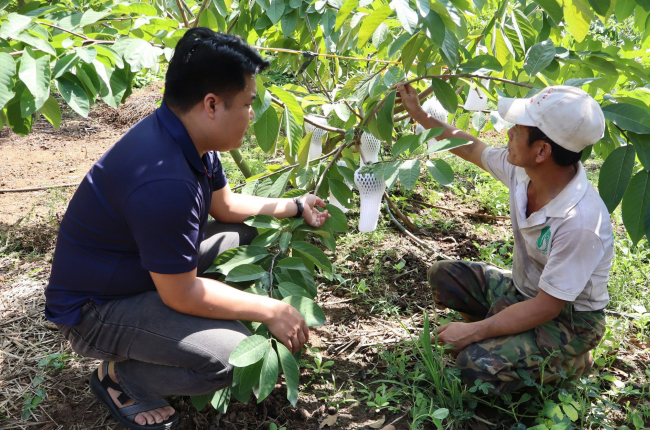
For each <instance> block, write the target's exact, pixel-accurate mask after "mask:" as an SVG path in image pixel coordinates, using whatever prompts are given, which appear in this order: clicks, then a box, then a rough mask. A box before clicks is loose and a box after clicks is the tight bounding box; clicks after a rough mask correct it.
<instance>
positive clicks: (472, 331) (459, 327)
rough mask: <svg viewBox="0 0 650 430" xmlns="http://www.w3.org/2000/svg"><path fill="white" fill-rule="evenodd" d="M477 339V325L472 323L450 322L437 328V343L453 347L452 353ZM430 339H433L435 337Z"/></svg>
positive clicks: (456, 352)
mask: <svg viewBox="0 0 650 430" xmlns="http://www.w3.org/2000/svg"><path fill="white" fill-rule="evenodd" d="M479 340H481V339H479V338H478V336H477V327H476V326H475V325H474V324H473V323H462V322H451V323H449V324H445V325H443V326H442V327H440V328H438V343H439V344H440V345H450V346H451V347H453V350H452V351H450V352H451V353H452V354H454V355H456V354H458V352H459V351H460V350H462V349H463V348H465V347H466V346H467V345H469V344H470V343H474V342H478V341H479ZM431 341H432V342H433V341H435V338H432V339H431Z"/></svg>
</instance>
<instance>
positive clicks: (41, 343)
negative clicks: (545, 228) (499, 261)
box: [0, 87, 650, 430]
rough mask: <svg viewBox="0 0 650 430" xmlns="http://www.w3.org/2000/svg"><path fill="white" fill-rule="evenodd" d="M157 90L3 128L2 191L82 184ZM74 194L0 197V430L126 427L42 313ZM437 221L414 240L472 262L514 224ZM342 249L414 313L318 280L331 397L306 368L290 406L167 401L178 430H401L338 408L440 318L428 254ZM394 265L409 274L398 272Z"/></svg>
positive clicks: (148, 107)
mask: <svg viewBox="0 0 650 430" xmlns="http://www.w3.org/2000/svg"><path fill="white" fill-rule="evenodd" d="M159 88H160V87H153V88H151V87H150V88H148V89H147V90H143V91H140V92H136V94H134V96H133V97H132V99H131V100H132V102H130V103H127V105H125V106H123V107H122V108H121V110H120V111H117V112H116V111H113V110H111V109H108V108H96V109H95V110H94V111H93V113H92V114H91V116H90V118H88V119H79V118H78V117H73V116H68V117H67V118H65V120H64V122H63V124H62V126H61V129H60V130H58V131H57V130H54V129H52V128H51V127H50V126H49V124H48V123H47V122H46V121H44V120H42V119H41V120H39V121H38V122H37V123H36V126H35V129H34V132H33V133H31V134H30V135H29V136H27V137H22V138H21V137H18V136H16V135H14V134H12V133H11V132H10V131H9V130H7V129H6V128H5V129H4V130H2V131H0V159H2V160H3V163H2V164H0V188H2V189H8V188H11V189H15V188H23V187H36V186H44V185H52V184H62V183H78V182H79V181H80V180H81V179H82V177H83V175H84V174H85V173H86V171H87V170H88V169H89V167H90V166H91V165H92V163H94V162H95V161H96V160H97V159H98V158H99V157H100V156H101V155H102V154H103V153H104V152H105V151H106V150H107V149H108V148H109V147H110V146H111V145H112V144H113V143H114V142H115V141H116V140H118V139H119V137H120V136H121V135H122V134H123V132H124V130H125V129H126V128H128V127H129V126H130V125H132V124H133V123H135V122H137V120H139V119H141V118H142V117H144V116H146V115H147V114H149V113H151V111H153V109H155V102H156V101H157V100H158V99H159V94H158V90H159ZM74 189H75V188H74V187H71V188H65V189H56V190H44V191H38V192H29V193H0V233H2V234H1V235H0V238H4V239H5V242H4V243H0V255H3V253H4V255H6V256H5V257H0V430H4V429H27V428H30V429H31V428H34V429H47V430H55V429H57V430H58V429H66V430H67V429H75V430H82V429H95V428H98V429H119V428H121V427H120V426H118V425H117V424H116V423H115V421H114V420H113V419H112V418H111V417H110V415H109V414H108V413H107V411H106V410H105V409H104V408H103V407H102V406H101V405H100V404H99V403H98V402H97V401H96V400H95V399H94V397H93V396H92V394H90V392H89V389H88V385H87V381H86V379H87V377H88V375H89V374H90V373H91V371H92V370H93V369H94V368H95V367H96V366H97V365H98V362H97V361H96V360H93V359H88V358H82V357H78V356H75V355H74V353H73V352H72V351H71V349H70V347H69V345H68V343H67V341H66V340H65V339H64V338H63V337H62V336H61V335H60V334H59V332H58V331H57V330H56V327H55V326H54V325H53V324H52V323H49V322H47V321H46V320H45V317H44V315H43V305H44V296H43V291H44V288H45V286H46V284H47V280H48V277H49V273H50V268H51V258H52V251H53V249H54V245H55V241H56V234H57V231H58V225H59V222H60V219H61V216H62V215H63V213H64V211H65V208H66V206H67V202H68V200H69V199H70V197H71V196H72V193H73V191H74ZM442 203H444V205H445V206H447V207H454V208H456V209H458V208H459V204H458V202H456V201H454V197H453V195H451V194H448V195H445V196H444V197H443V200H442ZM408 209H409V212H411V213H413V214H418V215H420V216H422V217H431V216H432V215H431V212H432V210H431V209H429V208H424V207H421V206H417V205H414V206H410V207H408ZM464 209H466V210H468V211H477V210H479V209H480V208H464ZM435 216H436V217H438V218H440V219H443V220H444V219H452V218H453V219H454V221H455V223H454V224H453V225H454V226H453V227H451V228H449V229H443V228H436V227H430V228H422V229H421V234H420V235H419V236H418V237H419V238H420V239H421V240H423V241H425V242H426V243H428V244H430V245H431V246H433V247H435V248H437V249H440V250H441V251H442V252H443V253H445V254H447V255H450V256H452V257H456V258H468V259H475V258H476V257H477V256H478V251H477V248H476V246H474V245H473V242H474V241H476V242H478V243H480V244H484V243H489V242H492V241H494V240H497V239H498V238H499V237H500V236H501V237H502V235H503V233H504V232H505V231H506V230H508V229H509V222H507V221H500V220H489V221H488V222H489V223H490V224H491V226H492V228H493V230H494V231H493V232H492V233H484V234H483V233H482V234H480V235H477V234H473V233H472V234H470V233H468V232H471V231H473V230H474V229H473V228H471V227H472V223H473V222H475V219H473V218H471V217H467V216H459V215H458V214H457V213H456V214H452V213H448V212H444V211H436V215H435ZM482 222H485V220H483V221H482ZM12 244H13V245H16V244H19V248H18V249H14V251H15V252H12V253H8V252H4V251H6V249H5V248H3V247H6V246H10V245H12ZM368 249H372V251H371V252H368ZM345 254H347V255H340V256H339V257H338V260H337V261H335V264H337V265H338V266H340V267H342V268H343V269H342V271H344V272H345V273H343V275H344V277H345V278H349V279H350V283H352V284H356V283H358V282H360V281H361V280H363V279H365V280H366V282H367V283H368V285H369V286H370V287H371V291H370V292H369V293H368V298H371V297H373V296H374V297H375V298H382V300H384V301H385V302H386V305H389V306H394V307H396V308H398V309H399V310H400V313H401V314H403V315H411V317H402V320H401V321H398V320H397V319H395V318H388V317H386V316H385V315H382V314H380V313H378V312H377V310H376V309H375V306H376V304H377V300H375V301H372V300H367V299H366V298H365V297H363V296H361V297H360V296H355V297H352V296H351V295H350V293H349V290H348V289H347V288H341V287H340V286H339V285H338V284H337V283H329V284H328V283H325V284H323V285H321V291H322V292H321V293H320V294H319V297H318V301H319V303H320V304H321V305H322V306H323V307H324V309H325V312H326V315H327V324H326V325H324V326H322V327H319V328H317V329H315V330H313V332H312V337H311V340H310V344H311V347H313V348H319V350H320V351H321V353H322V354H323V360H324V361H327V360H332V361H334V362H335V365H334V366H333V367H331V369H332V372H333V375H334V377H335V380H336V387H337V390H338V391H337V392H334V393H333V392H331V389H330V388H331V387H330V388H328V387H327V386H325V385H324V384H323V383H322V382H323V381H322V379H321V378H320V377H319V376H318V375H314V373H313V372H311V371H310V370H309V369H302V375H301V384H302V385H303V386H309V388H308V389H307V390H304V391H303V393H302V394H301V396H300V398H299V401H298V407H297V408H295V409H294V408H292V407H291V405H290V404H289V403H288V402H287V401H286V398H285V397H286V391H285V388H284V384H283V382H282V381H280V382H279V384H278V385H277V389H276V390H274V392H273V393H272V395H271V396H270V397H269V398H268V399H267V400H265V401H264V402H262V403H261V404H259V405H256V404H255V401H254V399H252V400H251V402H249V404H248V405H243V404H241V403H238V402H236V401H233V402H232V403H231V405H230V407H229V409H228V412H227V413H226V414H225V415H221V414H219V413H217V412H216V411H215V410H214V409H212V408H210V407H208V408H206V410H204V411H201V412H197V411H196V410H195V409H194V407H193V406H192V405H191V401H190V399H189V398H187V397H176V398H173V399H171V403H172V405H173V406H174V407H175V408H176V409H177V410H178V411H179V412H180V415H181V421H180V429H182V430H190V429H210V430H212V429H217V428H224V429H267V428H268V426H269V424H270V423H271V422H274V423H276V424H278V427H282V426H286V427H287V429H298V430H302V429H316V428H319V426H320V423H321V422H322V421H323V420H324V419H325V418H327V416H328V415H330V414H338V421H337V424H336V425H335V426H332V427H330V428H333V429H353V428H364V427H365V428H368V427H367V426H369V425H371V424H374V425H375V426H374V428H381V427H383V426H384V425H387V424H389V423H391V422H392V421H394V420H396V419H399V420H398V421H397V422H395V423H394V426H395V428H397V429H407V428H408V423H407V419H406V418H404V417H403V416H404V413H403V412H398V413H383V412H382V413H375V411H374V410H373V409H372V408H369V407H367V406H366V405H365V404H357V403H355V402H354V401H353V400H354V399H348V400H349V401H348V402H345V401H344V400H345V399H344V397H343V396H345V395H346V394H344V393H346V392H347V391H351V390H352V389H353V388H356V382H363V383H366V384H367V383H368V382H369V381H370V380H371V379H381V376H382V374H383V371H384V370H385V369H386V362H385V361H384V360H382V359H381V357H380V354H379V353H380V351H381V350H382V349H384V348H388V349H390V348H391V347H393V346H394V345H396V344H397V343H399V342H402V341H404V340H407V339H409V336H410V335H414V334H416V333H417V332H418V330H420V329H421V327H422V315H423V310H425V309H426V310H427V311H428V312H430V313H433V314H440V315H442V316H444V315H445V311H440V310H435V309H434V307H433V303H432V301H431V294H430V290H429V287H428V285H427V280H426V271H427V269H428V267H429V266H430V265H431V263H432V262H433V261H434V260H435V259H434V257H433V256H432V254H431V253H429V252H428V251H426V252H425V251H423V250H422V248H420V247H417V246H415V245H414V244H413V242H411V241H410V240H409V239H407V238H406V237H405V236H403V235H401V234H399V232H397V231H396V230H395V231H390V232H386V234H385V240H383V241H382V243H381V244H380V245H379V246H377V244H374V243H373V244H369V243H365V242H364V241H361V242H359V243H355V244H353V245H351V246H350V247H349V249H346V250H345ZM400 262H404V267H403V268H401V269H397V268H396V267H395V266H396V265H398V263H400ZM321 282H326V281H324V280H321ZM404 327H406V329H405V328H404ZM641 350H642V348H638V351H641ZM645 350H646V351H647V348H645ZM56 353H67V354H71V356H72V359H71V360H69V361H67V363H66V364H65V366H64V367H63V368H62V369H60V370H44V369H43V368H40V367H39V362H40V361H41V360H42V359H43V358H45V357H47V356H48V355H51V354H56ZM621 356H622V355H621V354H620V353H619V357H621ZM628 358H629V361H626V362H625V363H622V364H621V365H620V369H621V370H620V371H621V372H624V371H625V367H626V366H633V367H634V366H642V367H641V368H643V369H644V368H645V364H644V363H645V362H647V360H648V359H649V358H650V357H648V355H647V353H640V352H638V353H634V354H631V355H629V356H628ZM371 374H372V375H374V376H372V377H370V376H369V375H371ZM41 377H42V378H43V381H42V382H40V383H39V382H38V381H39V380H40V379H39V378H41ZM39 388H40V389H44V390H45V391H46V393H47V396H46V397H45V398H44V399H43V401H42V402H41V403H40V404H38V405H37V406H35V407H34V408H33V409H32V415H31V416H30V417H28V418H26V419H25V418H23V409H24V401H25V400H26V399H32V398H33V397H34V396H35V395H37V394H38V391H36V390H37V389H39ZM320 393H325V394H323V395H321V394H320ZM323 398H326V399H327V401H328V402H329V403H326V401H325V400H323ZM333 405H338V406H339V407H338V409H337V408H336V407H335V406H333ZM407 406H408V405H404V410H407ZM400 418H401V419H400ZM488 418H489V416H488ZM382 420H384V423H383V424H382V423H381V421H382Z"/></svg>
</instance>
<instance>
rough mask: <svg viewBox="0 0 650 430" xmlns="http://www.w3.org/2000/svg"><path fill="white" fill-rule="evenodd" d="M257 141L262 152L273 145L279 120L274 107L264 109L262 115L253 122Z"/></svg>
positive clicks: (268, 149)
mask: <svg viewBox="0 0 650 430" xmlns="http://www.w3.org/2000/svg"><path fill="white" fill-rule="evenodd" d="M253 130H254V131H255V137H256V138H257V143H258V145H260V148H262V150H263V151H264V152H269V151H271V150H272V149H273V147H274V146H275V142H276V140H277V139H278V133H279V132H280V120H278V114H277V113H276V112H275V109H273V108H271V109H266V111H265V112H264V113H263V114H262V116H261V117H260V118H259V119H258V120H257V121H256V122H255V124H253Z"/></svg>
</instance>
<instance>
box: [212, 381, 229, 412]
mask: <svg viewBox="0 0 650 430" xmlns="http://www.w3.org/2000/svg"><path fill="white" fill-rule="evenodd" d="M210 404H211V405H212V407H213V408H215V409H216V410H217V411H219V412H220V413H222V414H225V413H226V412H227V411H228V405H229V404H230V387H227V388H223V389H221V390H219V391H217V392H216V393H214V395H213V396H212V400H210Z"/></svg>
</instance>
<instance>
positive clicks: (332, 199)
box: [328, 160, 352, 213]
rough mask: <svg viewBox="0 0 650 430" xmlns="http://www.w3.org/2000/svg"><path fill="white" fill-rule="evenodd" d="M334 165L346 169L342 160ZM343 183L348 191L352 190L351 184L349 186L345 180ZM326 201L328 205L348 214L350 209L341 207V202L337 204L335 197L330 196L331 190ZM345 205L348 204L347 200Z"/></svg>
mask: <svg viewBox="0 0 650 430" xmlns="http://www.w3.org/2000/svg"><path fill="white" fill-rule="evenodd" d="M336 165H337V166H344V167H347V164H346V163H345V161H343V160H339V161H338V162H337V163H336ZM343 182H345V185H347V186H348V187H349V188H350V189H352V184H350V183H349V182H348V180H347V179H345V178H343ZM328 201H329V203H330V204H331V205H332V206H336V207H337V208H339V209H341V211H343V213H348V211H349V210H350V209H348V208H346V207H345V206H343V205H342V204H341V202H339V201H338V200H337V199H336V197H334V194H332V191H331V190H330V195H329V198H328ZM347 203H350V200H348V201H347Z"/></svg>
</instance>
